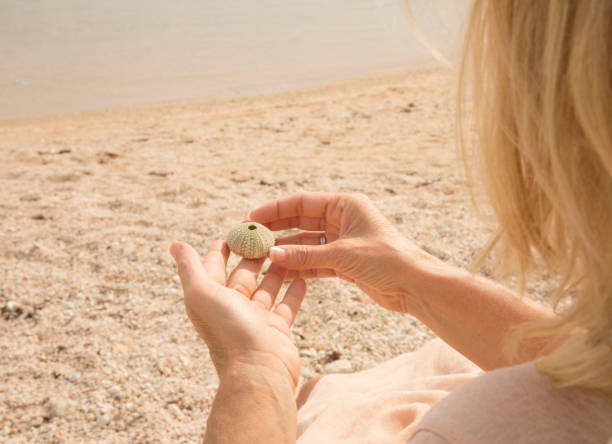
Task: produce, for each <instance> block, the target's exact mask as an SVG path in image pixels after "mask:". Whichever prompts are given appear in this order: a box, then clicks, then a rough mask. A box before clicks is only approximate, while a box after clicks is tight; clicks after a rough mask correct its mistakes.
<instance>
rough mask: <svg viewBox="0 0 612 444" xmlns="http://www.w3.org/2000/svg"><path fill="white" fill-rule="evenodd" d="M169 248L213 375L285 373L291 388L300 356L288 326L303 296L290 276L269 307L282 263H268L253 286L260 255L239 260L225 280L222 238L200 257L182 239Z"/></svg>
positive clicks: (303, 287)
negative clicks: (279, 297)
mask: <svg viewBox="0 0 612 444" xmlns="http://www.w3.org/2000/svg"><path fill="white" fill-rule="evenodd" d="M170 253H171V254H172V257H174V259H175V260H176V263H177V265H178V272H179V275H180V278H181V283H182V285H183V292H184V295H185V307H186V309H187V315H188V316H189V318H190V319H191V322H192V323H193V326H194V327H195V329H196V330H197V332H198V333H199V335H200V336H201V337H202V339H204V340H205V341H206V344H207V345H208V348H209V350H210V356H211V359H212V361H213V363H214V365H215V368H216V369H217V373H218V374H219V379H220V380H221V381H223V380H224V378H225V376H226V375H227V374H228V373H232V374H236V372H240V371H242V370H241V369H243V368H248V369H250V370H249V371H252V370H253V369H256V371H259V370H261V371H262V372H272V374H274V375H275V378H276V377H277V376H279V377H281V378H283V377H284V376H286V377H287V378H288V380H287V381H288V382H289V383H290V384H291V385H292V387H293V389H294V390H295V388H296V386H297V383H298V378H299V374H300V355H299V352H298V350H297V348H296V347H295V345H294V344H293V343H292V342H291V339H290V334H289V328H290V326H291V324H292V323H293V321H294V319H295V316H296V314H297V311H298V309H299V307H300V304H301V302H302V300H303V299H304V294H305V292H306V284H305V282H304V281H303V280H298V281H294V282H293V284H292V285H291V286H290V287H289V289H288V290H287V292H286V294H285V296H284V298H283V300H282V301H281V302H280V303H279V304H278V305H277V306H276V307H275V308H274V309H273V310H272V307H273V304H274V300H275V299H276V295H277V293H278V291H279V290H280V288H281V285H282V283H283V280H284V278H285V274H286V270H285V269H284V268H282V267H280V266H277V265H272V266H270V268H269V269H268V271H267V273H266V275H265V277H264V278H263V280H262V281H261V284H260V285H259V286H257V277H258V275H259V273H260V271H261V267H262V265H263V263H264V260H265V258H263V259H242V260H241V261H240V263H239V264H238V266H237V267H236V268H235V269H234V270H233V272H232V273H231V274H230V276H229V277H228V278H227V280H226V273H225V269H226V266H227V259H228V257H229V253H230V252H229V248H228V246H227V244H226V243H225V242H224V241H216V242H214V243H213V244H212V245H211V247H210V249H209V251H208V253H207V254H206V257H205V258H204V260H203V261H202V260H201V259H200V257H199V256H198V253H196V251H195V250H194V249H193V248H192V247H191V246H189V245H187V244H185V243H182V242H176V243H174V244H172V246H171V247H170ZM229 378H231V375H230V376H229Z"/></svg>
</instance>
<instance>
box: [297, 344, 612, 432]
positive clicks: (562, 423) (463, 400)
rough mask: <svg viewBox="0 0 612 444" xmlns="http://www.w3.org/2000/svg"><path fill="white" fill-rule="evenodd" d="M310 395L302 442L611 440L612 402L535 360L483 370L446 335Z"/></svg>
mask: <svg viewBox="0 0 612 444" xmlns="http://www.w3.org/2000/svg"><path fill="white" fill-rule="evenodd" d="M302 395H304V394H302ZM302 398H306V399H305V402H304V404H303V405H302V406H301V407H300V409H299V410H298V439H297V443H298V444H315V443H316V444H327V443H339V444H340V443H341V444H387V443H393V444H395V443H397V444H406V443H409V444H493V443H498V444H510V443H512V444H518V443H533V444H536V443H537V444H547V443H555V444H570V443H571V444H583V443H584V444H606V443H608V442H609V444H612V439H611V437H612V404H610V403H608V402H606V401H603V400H602V399H599V398H595V397H592V396H589V395H587V394H585V393H582V392H579V391H576V390H564V389H558V388H556V387H554V386H553V385H552V383H551V382H550V380H549V379H548V378H547V377H545V376H543V375H541V374H539V373H538V372H537V371H536V370H535V367H534V365H533V363H529V364H524V365H520V366H516V367H509V368H505V369H500V370H496V371H492V372H489V373H483V372H482V370H481V369H479V368H478V367H477V366H476V365H475V364H473V363H472V362H470V361H469V360H468V359H466V358H465V357H463V356H462V355H461V354H459V353H457V352H456V351H455V350H453V349H452V348H451V347H449V346H448V345H446V344H445V343H444V342H442V341H441V340H439V339H436V340H433V341H430V342H429V343H427V344H425V345H424V346H423V347H421V348H420V349H419V350H417V351H415V352H412V353H406V354H404V355H401V356H399V357H397V358H395V359H393V360H391V361H388V362H385V363H383V364H380V365H378V366H376V367H374V368H371V369H368V370H364V371H361V372H357V373H352V374H344V375H327V376H325V377H323V378H322V379H321V380H320V381H319V382H318V383H317V384H316V385H315V386H314V388H313V389H312V392H310V393H309V394H306V395H305V396H302ZM608 440H610V441H608Z"/></svg>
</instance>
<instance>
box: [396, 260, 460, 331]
mask: <svg viewBox="0 0 612 444" xmlns="http://www.w3.org/2000/svg"><path fill="white" fill-rule="evenodd" d="M403 264H404V273H403V274H404V276H406V279H405V282H406V285H405V287H404V288H403V306H404V310H403V311H404V312H405V313H407V314H409V315H412V316H414V317H416V318H418V319H421V320H424V317H425V316H426V315H427V314H428V313H429V312H430V311H431V310H430V309H431V306H430V302H431V300H432V299H436V298H437V297H438V296H440V295H444V294H447V293H448V292H449V289H451V288H452V287H454V286H456V285H457V283H458V282H461V281H465V280H466V279H467V278H468V277H469V274H470V273H469V272H467V271H466V270H463V269H461V268H458V267H455V266H452V265H449V264H447V263H445V262H443V261H442V260H440V259H438V258H437V257H435V256H432V255H430V254H428V253H427V252H425V251H423V250H421V249H417V251H412V252H409V253H408V254H406V257H405V260H404V261H403Z"/></svg>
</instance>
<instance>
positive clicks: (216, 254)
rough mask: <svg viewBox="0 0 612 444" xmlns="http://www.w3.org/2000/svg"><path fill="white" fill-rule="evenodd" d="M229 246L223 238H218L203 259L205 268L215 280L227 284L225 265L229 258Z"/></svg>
mask: <svg viewBox="0 0 612 444" xmlns="http://www.w3.org/2000/svg"><path fill="white" fill-rule="evenodd" d="M229 253H230V250H229V247H228V246H227V243H226V242H225V241H223V240H216V241H215V242H213V243H212V245H211V246H210V248H209V249H208V253H206V256H205V257H204V260H203V261H202V265H203V266H204V270H206V273H207V274H208V275H209V276H210V277H211V278H213V280H214V281H215V282H217V283H218V284H221V285H225V267H226V266H227V259H228V258H229Z"/></svg>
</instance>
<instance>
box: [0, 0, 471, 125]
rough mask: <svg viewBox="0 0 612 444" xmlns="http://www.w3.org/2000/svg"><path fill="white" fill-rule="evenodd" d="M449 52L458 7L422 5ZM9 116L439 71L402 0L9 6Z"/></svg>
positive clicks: (46, 1) (453, 0) (3, 74)
mask: <svg viewBox="0 0 612 444" xmlns="http://www.w3.org/2000/svg"><path fill="white" fill-rule="evenodd" d="M412 3H413V11H414V14H415V17H416V19H417V22H418V23H419V26H420V27H421V28H422V29H423V30H424V31H425V33H426V34H427V35H428V38H429V39H430V40H431V41H432V43H433V44H434V45H435V46H436V47H438V48H439V49H441V51H442V52H443V53H445V54H447V55H448V54H451V55H452V54H453V50H454V48H455V47H456V45H457V40H458V36H459V32H458V29H459V28H460V25H461V23H460V19H459V17H461V16H462V14H461V11H462V9H461V8H459V6H460V4H461V3H462V1H459V0H447V1H443V0H439V1H434V0H428V1H426V0H415V1H413V2H412ZM0 57H1V62H0V118H10V117H23V116H32V115H40V114H49V113H56V112H68V111H78V110H87V109H96V108H105V107H111V106H117V105H129V104H138V103H147V102H159V101H166V100H173V99H197V98H205V97H211V96H232V95H241V94H253V93H259V92H270V91H276V90H283V89H290V88H294V87H297V86H303V85H310V84H316V83H324V82H328V81H333V80H337V79H340V78H344V77H350V76H359V75H365V74H372V73H378V72H385V71H389V70H394V69H403V68H410V67H417V66H423V65H429V64H435V63H436V62H435V60H434V59H433V57H432V56H431V55H430V53H429V52H428V51H427V50H426V49H424V47H423V46H422V45H421V44H420V43H419V42H418V41H417V40H416V38H415V37H414V36H413V34H412V32H411V30H410V28H409V26H408V21H407V20H406V17H405V14H404V10H403V7H402V3H401V0H378V1H376V0H370V1H368V0H257V1H253V0H250V1H247V0H222V1H210V0H209V1H206V0H172V1H171V0H101V1H92V0H12V1H8V0H0Z"/></svg>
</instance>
